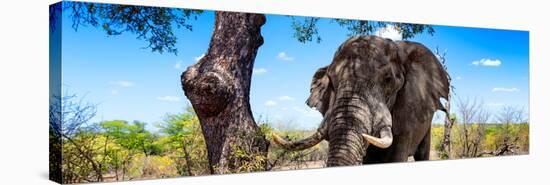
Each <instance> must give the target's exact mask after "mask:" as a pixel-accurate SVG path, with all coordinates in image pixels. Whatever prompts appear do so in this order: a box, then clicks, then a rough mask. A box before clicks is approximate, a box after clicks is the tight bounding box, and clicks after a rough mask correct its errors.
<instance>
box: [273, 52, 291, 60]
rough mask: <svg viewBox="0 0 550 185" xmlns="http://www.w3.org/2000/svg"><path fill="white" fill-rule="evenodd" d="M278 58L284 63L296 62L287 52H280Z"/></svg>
mask: <svg viewBox="0 0 550 185" xmlns="http://www.w3.org/2000/svg"><path fill="white" fill-rule="evenodd" d="M277 58H279V59H280V60H284V61H293V60H294V57H290V56H288V55H287V54H286V53H285V52H280V53H279V54H278V55H277Z"/></svg>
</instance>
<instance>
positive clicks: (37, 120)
mask: <svg viewBox="0 0 550 185" xmlns="http://www.w3.org/2000/svg"><path fill="white" fill-rule="evenodd" d="M52 2H54V1H52V0H49V1H44V0H33V1H23V0H12V1H6V2H3V5H2V6H1V10H0V13H1V15H0V18H1V21H0V24H1V25H2V26H1V28H0V31H1V34H0V35H1V38H2V39H1V42H0V43H1V46H2V49H1V50H0V51H2V52H1V54H0V57H2V59H1V60H0V70H1V71H0V75H2V76H1V77H0V80H1V81H0V84H1V87H2V88H1V89H2V90H0V92H1V93H2V94H1V95H0V98H1V99H0V102H1V103H0V105H1V109H0V115H2V116H1V119H0V120H1V121H0V123H1V125H2V126H1V127H0V137H1V138H0V142H1V145H0V146H1V147H0V148H1V149H0V170H1V171H0V176H1V178H0V184H54V183H52V182H50V181H48V180H47V174H48V135H47V128H48V127H47V119H48V114H47V110H48V101H47V100H48V98H47V97H48V95H47V92H48V8H47V7H48V5H49V4H50V3H52ZM96 2H111V3H112V2H115V3H130V4H140V5H155V6H168V7H185V8H198V9H217V10H232V11H247V12H262V13H278V14H290V15H296V14H298V15H309V16H322V17H345V18H360V19H368V20H384V21H399V22H412V23H425V24H439V25H456V26H468V27H487V28H501V29H518V30H529V31H530V42H531V43H530V80H531V81H530V98H531V101H530V106H531V107H530V111H531V112H530V121H531V147H530V148H531V149H530V153H531V154H530V155H527V156H513V157H502V158H482V159H468V160H450V161H430V162H419V163H400V164H383V165H370V166H361V167H342V168H330V169H317V170H298V171H285V172H266V173H253V174H238V175H221V176H206V177H191V178H175V179H165V180H148V181H132V182H121V183H120V184H180V185H181V184H186V185H187V184H242V185H244V184H262V185H263V184H277V185H281V184H317V183H320V184H333V185H334V184H381V183H384V184H387V183H389V184H398V183H401V184H424V183H425V184H531V183H536V182H542V183H547V182H548V180H547V178H546V177H547V175H548V167H547V166H546V165H548V164H550V160H549V158H550V152H549V149H548V147H550V145H548V144H547V142H548V141H550V138H549V135H550V134H548V132H549V131H550V129H549V125H550V123H548V121H550V119H549V115H550V114H548V113H547V111H546V110H548V109H549V108H548V106H547V105H546V104H545V103H550V99H549V98H548V97H547V96H545V95H548V94H550V91H549V88H548V85H547V84H548V80H546V79H548V78H549V75H548V72H547V71H549V70H550V68H549V65H548V63H549V61H550V57H549V53H550V52H549V51H550V50H549V49H548V47H547V43H549V41H550V40H549V36H548V34H550V29H549V28H548V27H549V25H548V24H549V21H548V20H547V18H545V17H548V16H549V15H548V5H547V4H546V3H544V1H535V0H521V1H518V0H515V1H507V0H496V1H486V0H452V1H448V2H443V1H442V0H409V1H407V0H400V1H395V0H369V1H365V0H363V1H351V0H331V1H325V2H321V1H319V0H261V1H259V0H255V1H251V0H154V1H151V0H99V1H96ZM503 39H506V38H503Z"/></svg>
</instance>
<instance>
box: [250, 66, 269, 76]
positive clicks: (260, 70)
mask: <svg viewBox="0 0 550 185" xmlns="http://www.w3.org/2000/svg"><path fill="white" fill-rule="evenodd" d="M265 73H267V69H265V68H254V69H253V70H252V74H253V75H262V74H265Z"/></svg>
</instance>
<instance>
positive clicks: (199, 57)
mask: <svg viewBox="0 0 550 185" xmlns="http://www.w3.org/2000/svg"><path fill="white" fill-rule="evenodd" d="M204 55H205V54H204V53H203V54H202V55H200V56H198V57H194V59H195V62H198V61H199V60H201V58H202V57H204Z"/></svg>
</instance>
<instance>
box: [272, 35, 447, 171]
mask: <svg viewBox="0 0 550 185" xmlns="http://www.w3.org/2000/svg"><path fill="white" fill-rule="evenodd" d="M310 91H311V94H310V96H309V98H308V100H307V102H306V103H307V104H308V105H309V106H310V107H313V108H316V109H317V110H318V111H320V112H321V113H322V114H323V121H322V123H321V124H320V126H319V128H318V129H317V132H316V133H314V134H313V135H312V136H310V137H307V138H305V139H302V140H299V141H287V140H285V139H283V138H281V137H279V136H277V135H273V140H274V142H275V143H277V144H278V145H280V146H282V147H283V148H285V149H287V150H301V149H305V148H308V147H311V146H314V145H315V144H317V143H319V142H320V141H322V140H327V141H328V143H329V151H328V152H329V153H328V159H327V166H343V165H357V164H361V163H362V160H363V157H364V156H366V155H368V154H367V147H372V145H373V146H374V147H378V148H388V147H390V146H391V145H392V142H393V137H394V133H395V131H396V130H397V129H396V128H392V125H393V124H392V118H396V117H398V119H400V120H408V119H410V120H413V119H415V117H414V116H415V115H413V114H414V113H413V112H410V110H413V109H423V110H425V111H424V112H430V111H431V114H430V115H432V117H433V112H435V111H436V110H437V109H441V103H440V98H447V96H448V92H449V82H448V76H447V72H446V71H445V69H444V68H443V67H442V65H441V64H440V63H439V62H438V60H437V58H436V56H435V55H434V54H433V53H432V52H431V51H430V50H429V49H427V48H426V47H425V46H423V45H422V44H419V43H414V42H408V41H402V42H394V41H391V40H389V39H383V38H380V37H376V36H355V37H352V38H350V39H348V40H347V41H345V42H344V43H343V44H342V45H341V46H340V47H339V48H338V50H337V51H336V53H335V55H334V58H333V61H332V63H331V64H330V65H328V66H326V67H323V68H320V69H319V70H317V72H316V73H315V75H314V76H313V81H312V84H311V90H310ZM429 124H431V117H430V123H429ZM400 125H406V124H400ZM428 128H429V127H428ZM392 130H393V132H392ZM402 131H405V132H406V131H407V130H402ZM393 144H395V143H393Z"/></svg>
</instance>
